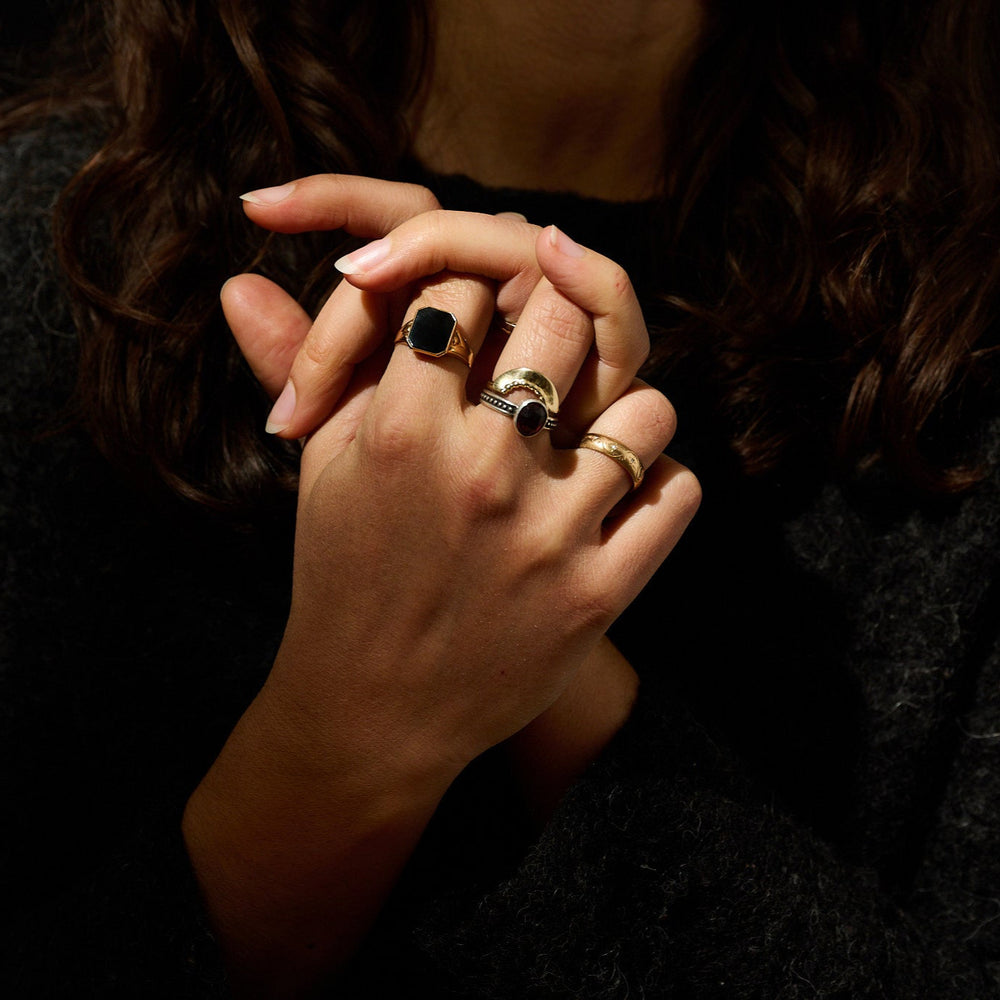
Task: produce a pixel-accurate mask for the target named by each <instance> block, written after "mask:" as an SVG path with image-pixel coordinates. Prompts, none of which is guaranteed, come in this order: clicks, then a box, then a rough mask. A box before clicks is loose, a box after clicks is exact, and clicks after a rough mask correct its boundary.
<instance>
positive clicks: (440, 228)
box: [334, 211, 541, 301]
mask: <svg viewBox="0 0 1000 1000" xmlns="http://www.w3.org/2000/svg"><path fill="white" fill-rule="evenodd" d="M539 232H540V230H539V228H538V227H537V226H532V225H530V224H529V223H526V222H524V221H523V220H522V219H521V218H520V217H517V216H515V215H514V214H512V213H511V214H504V215H483V214H480V213H477V212H445V211H433V212H425V213H424V214H423V215H420V216H417V217H415V218H412V219H410V220H408V221H406V222H404V223H402V224H401V225H400V226H398V227H397V228H396V229H394V230H393V231H392V232H391V233H389V235H388V236H386V237H384V238H383V239H380V240H377V241H376V242H374V243H370V244H368V245H367V246H364V247H362V248H361V249H360V250H356V251H354V253H350V254H347V255H346V256H345V257H341V258H340V260H338V261H337V262H336V264H335V265H334V266H335V267H336V268H337V270H338V271H340V272H341V274H344V275H345V276H346V277H347V280H348V281H349V282H350V283H351V284H352V285H356V286H357V287H358V288H365V289H367V290H369V291H377V292H387V291H395V290H396V289H399V288H403V287H404V286H405V285H408V284H410V283H411V282H413V281H416V280H418V279H419V278H423V277H426V276H428V275H432V274H436V273H438V272H439V271H445V270H447V271H453V272H456V273H461V274H479V275H482V276H483V277H484V278H492V279H493V280H494V281H497V282H501V283H510V284H511V287H510V289H508V291H507V294H508V295H509V296H510V297H511V298H512V299H513V300H518V299H519V300H520V301H524V300H525V299H527V297H528V293H529V292H530V290H531V289H532V288H534V286H535V284H536V283H537V281H538V278H539V277H540V274H541V272H540V271H539V269H538V263H537V261H536V259H535V240H536V238H537V236H538V233H539Z"/></svg>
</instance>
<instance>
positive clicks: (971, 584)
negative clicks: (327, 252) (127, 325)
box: [0, 125, 1000, 1000]
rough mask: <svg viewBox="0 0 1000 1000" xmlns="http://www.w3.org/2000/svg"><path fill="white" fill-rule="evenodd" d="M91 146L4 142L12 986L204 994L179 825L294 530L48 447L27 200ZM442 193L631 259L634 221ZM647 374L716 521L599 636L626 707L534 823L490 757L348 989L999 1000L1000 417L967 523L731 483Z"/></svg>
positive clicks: (273, 630) (3, 984)
mask: <svg viewBox="0 0 1000 1000" xmlns="http://www.w3.org/2000/svg"><path fill="white" fill-rule="evenodd" d="M86 146H87V138H86V136H85V135H81V133H80V131H79V130H78V129H76V128H74V127H73V126H70V125H62V126H53V127H50V128H48V129H46V130H45V131H44V132H39V133H35V134H28V135H23V136H20V137H18V138H16V139H13V140H10V141H8V142H7V143H6V145H5V146H4V147H3V149H2V152H0V183H2V190H3V191H4V201H3V204H2V206H0V225H2V235H0V298H2V301H3V310H2V313H0V356H2V360H0V365H2V367H0V372H2V376H0V377H2V380H3V382H2V386H3V387H2V390H0V533H2V538H3V542H2V545H3V556H4V586H3V592H2V595H0V602H2V603H0V690H2V693H0V712H2V725H0V739H2V741H3V742H2V746H0V750H2V759H3V761H4V775H3V781H4V786H3V793H4V794H3V801H4V803H5V806H6V810H5V818H4V821H3V824H2V826H3V831H4V837H3V856H2V864H3V885H4V895H5V900H6V903H7V906H8V908H9V912H10V913H11V914H12V915H13V916H14V918H15V921H14V927H13V929H11V930H9V931H8V932H7V933H6V934H5V935H4V937H3V939H2V940H3V947H4V949H5V951H7V954H6V955H5V956H4V958H3V960H2V962H0V988H3V994H4V995H5V996H17V997H35V996H38V997H86V996H100V997H107V996H123V997H124V996H128V997H172V998H178V997H210V996H217V995H221V994H223V993H224V982H223V977H222V975H221V973H220V971H219V969H218V966H217V964H216V959H215V956H214V951H213V947H212V942H211V937H210V934H209V933H208V931H207V928H206V927H205V923H204V919H203V917H202V915H201V912H200V909H199V906H198V903H197V896H196V893H195V891H194V887H193V885H192V881H191V878H190V875H189V874H188V871H187V867H186V863H185V860H184V856H183V850H182V847H181V844H180V837H179V832H178V825H179V820H180V813H181V810H182V808H183V803H184V800H185V798H186V796H187V794H188V793H189V791H190V789H191V788H193V787H194V785H195V784H196V783H197V781H198V780H199V778H200V777H201V775H202V774H203V773H204V771H205V770H206V769H207V767H208V765H209V764H210V762H211V759H212V757H213V755H214V753H215V752H216V751H217V749H218V747H219V746H220V745H221V743H222V742H223V741H224V739H225V736H226V734H227V732H228V730H229V728H230V727H231V725H232V724H233V722H234V721H235V720H236V718H238V716H239V715H240V713H241V712H242V710H243V709H244V707H245V706H246V704H247V703H248V701H249V700H250V698H251V697H252V695H253V693H254V691H255V690H256V688H257V687H258V686H259V684H260V683H261V681H262V679H263V677H264V676H265V675H266V672H267V669H268V666H269V663H270V661H271V658H272V656H273V654H274V650H275V648H276V646H277V643H278V641H279V639H280V634H281V628H282V624H283V620H284V615H285V613H286V611H287V602H288V584H289V579H290V565H289V558H290V557H289V553H290V538H291V525H290V524H288V523H280V524H275V525H273V526H271V527H267V526H265V527H263V528H262V529H261V530H260V531H258V532H257V533H255V534H237V533H234V532H233V531H231V530H230V529H228V528H225V527H223V526H221V525H219V524H216V523H213V522H211V521H209V520H207V519H206V518H204V517H203V516H200V515H197V514H194V513H190V512H185V511H183V510H181V509H179V508H176V509H175V508H172V507H169V506H167V505H159V506H153V505H151V504H150V503H148V502H147V501H145V500H144V499H143V498H141V497H138V496H136V495H134V494H133V493H131V492H130V491H129V490H128V489H127V488H126V487H125V486H124V485H123V484H122V483H121V482H119V481H118V479H117V478H116V476H115V475H114V473H113V472H112V471H111V470H110V469H109V468H108V467H107V465H106V464H105V463H104V462H103V461H102V460H101V459H100V458H99V456H98V455H97V454H96V453H95V451H94V449H93V448H92V446H91V445H90V444H89V442H88V441H87V439H86V438H85V437H84V436H83V435H81V434H80V433H79V432H77V431H75V430H73V429H72V428H70V429H68V430H61V431H58V432H57V433H46V432H47V431H48V430H49V429H51V428H53V427H54V426H56V425H57V423H58V417H59V414H60V413H61V412H63V407H64V404H65V400H66V398H67V395H68V393H69V390H70V387H71V384H72V380H73V372H74V366H75V339H74V336H73V332H72V326H71V323H70V321H69V318H68V316H67V315H66V312H65V309H64V307H63V305H62V302H63V299H62V297H61V295H60V291H59V287H58V279H57V277H56V273H57V272H56V270H55V267H54V265H53V262H52V254H51V249H50V247H51V236H50V234H49V230H48V222H47V219H48V208H49V206H50V205H51V203H52V200H53V198H54V196H55V194H56V192H57V191H58V189H59V187H60V185H61V184H62V183H63V182H64V181H65V180H66V178H67V177H68V176H69V174H70V173H71V172H72V170H73V168H74V167H75V166H76V165H77V164H78V163H79V161H80V160H81V159H82V157H83V155H84V152H85V149H86ZM433 182H434V184H435V187H436V188H437V190H438V193H439V196H440V197H441V199H442V201H443V202H444V203H445V204H446V205H448V206H451V207H458V208H474V209H483V210H489V211H499V210H502V209H505V208H512V209H515V210H519V211H522V212H524V213H525V214H526V215H527V216H528V217H529V218H531V219H532V220H533V221H537V222H540V223H547V222H550V221H555V222H557V223H559V224H560V225H561V226H562V227H563V228H564V229H566V230H567V231H568V232H569V233H570V234H571V235H572V236H574V237H575V238H577V239H579V240H580V241H581V242H586V243H589V244H590V245H593V246H596V247H598V248H600V249H604V250H605V251H606V252H608V253H609V254H610V255H611V256H615V257H616V258H618V259H621V260H622V261H623V263H626V264H627V265H628V266H629V267H630V268H631V269H632V270H633V272H634V273H642V271H643V268H644V266H645V265H644V261H646V260H648V250H647V249H646V246H645V244H644V242H643V239H642V238H640V237H639V236H638V235H637V234H640V233H641V232H642V231H643V230H642V227H641V225H640V223H641V220H642V218H643V217H644V215H646V214H648V213H647V211H646V209H645V208H643V207H642V206H624V207H622V206H613V207H609V206H606V205H605V206H602V205H600V204H595V203H590V202H586V201H584V200H581V199H576V198H563V197H555V196H543V195H525V194H524V193H520V194H518V193H513V192H486V191H483V190H482V189H481V188H478V187H476V186H475V185H472V184H470V183H468V182H465V181H461V180H456V179H434V181H433ZM666 388H667V390H668V391H669V393H670V394H671V395H672V396H673V397H674V398H675V400H677V401H678V409H679V412H680V416H681V430H680V432H679V435H678V439H677V441H676V447H675V448H674V449H672V451H673V452H674V453H675V454H677V457H679V458H681V459H682V460H683V461H685V462H686V463H687V464H689V465H691V466H692V468H694V469H695V471H696V472H698V474H699V476H700V477H701V479H702V483H703V487H704V491H705V501H704V504H703V508H702V510H701V512H700V513H699V515H698V517H697V518H696V520H695V522H694V524H693V525H692V528H691V530H690V531H689V532H688V534H687V535H686V536H685V538H684V539H683V541H682V542H681V544H680V546H679V547H678V549H677V550H676V551H675V553H674V554H673V555H672V556H671V557H670V558H669V559H668V560H667V562H666V564H665V565H664V567H663V568H662V570H661V571H660V573H659V574H658V575H657V577H656V578H655V579H654V581H653V582H652V583H651V584H650V586H649V587H648V588H647V589H646V590H645V591H644V593H643V594H642V595H641V596H640V598H639V599H638V600H637V601H636V603H635V604H634V605H633V607H632V608H630V609H629V611H628V612H627V613H626V614H625V615H624V616H623V617H622V619H621V620H620V621H619V622H618V623H617V624H616V627H615V629H614V633H613V636H614V638H615V641H616V642H617V644H618V645H619V647H620V648H621V649H622V650H623V651H624V652H625V653H626V655H627V656H628V657H629V659H630V660H631V661H632V662H633V664H634V665H635V666H636V668H637V670H638V671H639V673H640V675H641V677H642V686H641V692H640V697H639V701H638V704H637V706H636V708H635V711H634V712H633V715H632V718H631V719H630V720H629V722H628V723H627V725H626V726H625V727H624V729H623V730H622V732H621V733H619V734H618V736H617V737H616V739H615V740H614V741H613V743H612V745H611V746H610V747H609V748H608V749H607V751H606V752H605V753H604V754H603V755H602V756H601V758H600V759H599V760H598V761H596V762H595V763H594V765H593V766H592V767H591V768H590V769H589V771H588V772H587V774H586V775H585V776H584V777H583V779H582V780H581V781H579V782H578V783H577V785H576V786H575V787H573V788H572V789H571V790H570V791H569V793H568V794H567V795H566V797H565V798H564V800H563V802H562V803H561V805H560V807H559V809H558V811H557V813H556V815H555V816H554V817H553V818H552V820H551V821H550V822H549V823H548V824H547V826H546V827H545V829H544V830H543V831H542V832H541V834H540V835H538V834H536V833H535V832H533V831H532V829H531V827H530V825H529V824H528V823H526V822H525V821H524V820H523V817H522V816H521V814H520V812H519V810H518V807H517V800H516V794H515V793H514V791H513V790H512V788H511V787H510V785H511V783H510V780H509V777H508V776H507V775H506V773H505V771H504V764H503V755H502V753H501V752H498V753H494V754H488V755H485V757H484V758H483V759H482V760H481V761H478V762H476V763H475V764H474V765H473V766H472V767H471V768H470V769H469V772H468V773H467V774H466V775H465V776H463V778H462V779H461V780H460V781H459V782H457V783H456V785H455V787H454V788H453V789H452V791H451V792H450V793H449V795H448V796H447V798H446V800H445V802H444V803H443V804H442V807H441V809H440V811H439V815H438V816H437V817H436V818H435V821H434V823H433V824H432V827H431V828H430V829H429V830H428V833H427V836H426V837H425V838H424V841H423V843H422V844H421V847H420V848H419V850H418V852H417V855H416V856H415V858H414V859H413V862H412V864H411V866H410V869H409V871H408V872H407V874H406V876H405V877H404V879H403V881H402V883H401V884H400V887H399V890H398V892H397V893H396V895H395V897H394V899H393V900H392V901H391V903H390V905H389V906H388V907H387V909H386V912H385V914H384V916H383V918H382V920H381V922H380V924H379V926H378V927H377V928H376V931H375V932H374V933H373V935H372V938H371V940H370V942H369V943H368V945H367V946H366V948H365V950H364V951H363V953H362V954H361V955H360V956H359V958H358V960H357V962H356V963H355V967H354V969H353V970H352V975H351V976H350V977H349V979H348V981H347V982H345V983H343V984H342V986H341V988H340V989H339V990H337V991H335V992H336V994H337V995H351V996H359V997H360V996H366V997H378V998H381V997H387V996H397V995H407V996H412V995H433V996H440V997H447V996H457V997H470V998H471V997H477V998H478V997H483V998H501V997H504V998H515V997H517V998H543V997H544V998H555V997H566V998H570V997H573V998H594V1000H596V998H602V1000H611V998H615V1000H624V998H626V997H627V998H631V1000H637V998H653V997H669V998H688V997H690V998H698V1000H709V998H715V997H719V998H722V997H726V998H747V1000H749V998H755V1000H764V998H767V1000H774V998H781V1000H791V998H805V997H824V998H834V997H838V998H840V997H842V998H918V997H919V998H924V997H926V998H930V997H934V998H939V1000H941V998H944V1000H948V998H955V1000H957V998H963V1000H966V998H973V997H976V998H988V997H1000V920H998V919H997V918H998V917H1000V650H998V642H997V639H998V637H997V629H998V623H1000V616H998V604H1000V592H998V589H997V581H998V580H1000V573H998V569H1000V567H998V561H1000V545H998V541H1000V425H998V424H997V423H996V422H992V421H991V420H990V419H988V417H986V416H984V418H983V420H982V421H981V422H980V425H979V426H978V427H977V428H975V433H976V434H977V439H976V441H973V442H969V441H967V440H965V439H963V440H962V441H961V442H960V444H961V446H962V447H966V446H968V445H970V444H975V445H977V446H978V449H979V452H980V454H981V455H982V457H983V459H984V461H985V462H986V465H987V468H988V469H989V470H990V471H989V476H988V477H987V479H986V481H985V482H984V483H983V484H982V485H981V487H980V488H979V489H977V490H976V491H974V492H973V493H971V494H969V495H968V496H966V497H964V498H963V499H962V500H960V501H948V502H944V501H937V502H930V501H919V500H914V499H912V498H910V497H908V496H907V494H906V493H905V492H904V491H902V490H901V489H899V488H898V487H897V486H896V485H895V484H894V483H893V482H892V481H891V480H890V479H888V477H886V476H885V475H883V474H882V473H880V472H879V471H878V470H875V471H874V472H873V473H872V474H871V475H870V476H869V477H868V478H867V479H865V480H864V481H862V482H854V483H851V484H846V483H836V482H824V481H821V480H817V479H815V478H814V477H813V476H812V475H811V474H810V475H803V476H799V477H797V478H794V479H789V478H787V477H786V478H785V479H781V480H777V479H776V480H772V481H769V482H768V483H765V484H759V483H758V484H752V483H748V482H745V481H744V480H742V479H741V478H740V477H739V476H738V475H737V474H736V473H735V471H734V469H733V466H732V463H731V462H730V461H729V459H728V457H727V451H726V448H725V446H724V443H723V441H722V439H721V436H720V435H719V434H718V433H717V431H716V430H715V429H713V428H712V426H711V424H710V421H707V420H706V421H702V420H700V419H699V410H698V394H697V387H696V386H691V385H686V384H684V382H683V379H679V380H678V381H677V382H675V383H673V384H671V385H669V386H667V387H666ZM963 433H964V432H963ZM958 444H959V442H956V446H958Z"/></svg>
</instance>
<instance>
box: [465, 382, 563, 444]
mask: <svg viewBox="0 0 1000 1000" xmlns="http://www.w3.org/2000/svg"><path fill="white" fill-rule="evenodd" d="M515 389H527V390H528V392H530V393H531V394H532V395H533V396H534V397H535V398H534V399H527V400H525V401H524V402H523V403H511V402H510V401H509V400H507V399H504V396H506V395H507V394H508V393H509V392H513V391H514V390H515ZM479 400H480V402H482V403H485V404H486V405H487V406H491V407H493V409H494V410H497V411H498V412H499V413H503V414H504V415H505V416H508V417H512V418H513V420H514V429H515V430H516V431H517V433H518V434H520V435H521V437H534V436H535V435H536V434H537V433H538V432H539V431H542V430H548V431H550V430H552V429H553V428H554V427H555V426H556V425H557V424H558V422H559V420H558V417H557V416H556V414H557V413H558V412H559V394H558V393H557V392H556V387H555V386H554V385H553V384H552V383H551V382H550V381H549V379H547V378H546V377H545V376H544V375H543V374H542V373H541V372H536V371H534V370H533V369H531V368H512V369H511V370H510V371H507V372H504V373H503V374H502V375H497V377H496V378H495V379H493V381H492V382H490V383H489V384H488V385H487V386H486V388H485V389H483V391H482V392H481V393H480V394H479Z"/></svg>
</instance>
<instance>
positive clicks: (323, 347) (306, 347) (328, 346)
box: [295, 336, 336, 375]
mask: <svg viewBox="0 0 1000 1000" xmlns="http://www.w3.org/2000/svg"><path fill="white" fill-rule="evenodd" d="M335 355H336V348H335V346H334V344H333V343H331V342H330V341H329V340H327V339H325V338H323V337H317V336H311V337H306V339H305V340H304V341H303V342H302V348H301V350H300V351H299V354H298V357H297V358H296V359H295V366H296V368H297V369H299V373H300V374H305V375H308V373H309V372H315V371H319V372H323V371H326V370H327V369H329V368H331V367H333V366H334V365H335V364H336V358H335ZM303 368H304V369H305V370H304V371H303Z"/></svg>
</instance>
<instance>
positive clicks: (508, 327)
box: [493, 313, 515, 337]
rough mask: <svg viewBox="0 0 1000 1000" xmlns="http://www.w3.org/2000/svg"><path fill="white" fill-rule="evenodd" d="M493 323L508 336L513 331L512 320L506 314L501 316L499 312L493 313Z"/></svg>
mask: <svg viewBox="0 0 1000 1000" xmlns="http://www.w3.org/2000/svg"><path fill="white" fill-rule="evenodd" d="M493 323H494V325H495V326H496V328H497V329H498V330H500V331H501V332H502V333H505V334H506V335H507V336H508V337H509V336H510V335H511V334H512V333H513V332H514V326H515V323H514V321H513V320H512V319H507V318H506V316H501V315H500V313H494V315H493Z"/></svg>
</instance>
